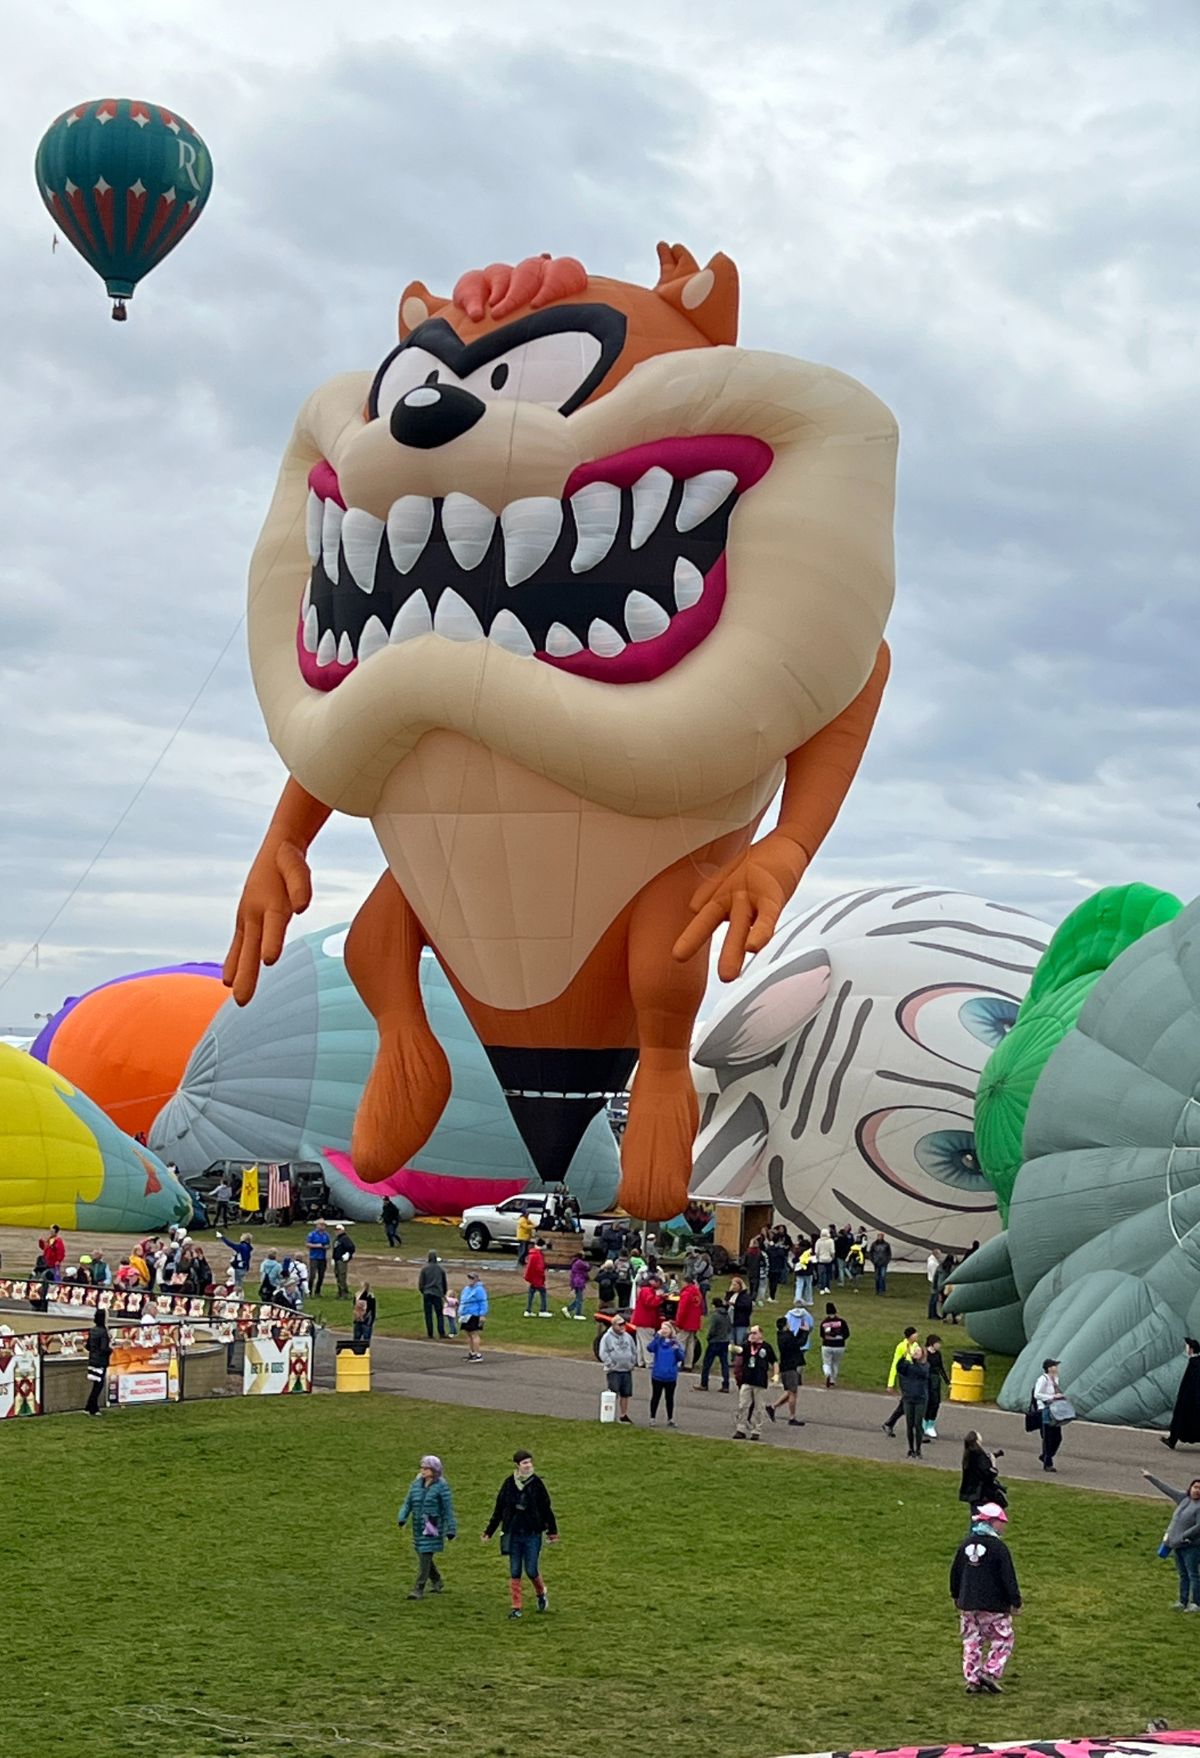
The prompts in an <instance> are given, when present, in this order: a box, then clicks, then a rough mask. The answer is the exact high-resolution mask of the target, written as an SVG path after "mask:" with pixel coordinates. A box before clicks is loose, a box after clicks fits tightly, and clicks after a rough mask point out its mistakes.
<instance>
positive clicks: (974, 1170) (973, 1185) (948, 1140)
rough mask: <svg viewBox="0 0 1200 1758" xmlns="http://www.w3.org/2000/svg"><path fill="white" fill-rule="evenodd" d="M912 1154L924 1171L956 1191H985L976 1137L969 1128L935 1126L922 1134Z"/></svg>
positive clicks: (985, 1185)
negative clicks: (976, 1150) (976, 1149)
mask: <svg viewBox="0 0 1200 1758" xmlns="http://www.w3.org/2000/svg"><path fill="white" fill-rule="evenodd" d="M913 1156H914V1158H915V1159H916V1162H917V1165H918V1166H920V1168H921V1170H922V1171H923V1172H928V1174H929V1176H930V1177H931V1178H936V1179H937V1181H938V1183H939V1184H948V1185H950V1186H952V1188H954V1189H955V1190H986V1189H987V1188H988V1185H987V1180H986V1179H985V1178H984V1176H983V1174H982V1173H981V1172H980V1170H979V1158H978V1156H977V1154H976V1152H975V1136H974V1133H973V1131H971V1130H969V1129H935V1130H932V1131H931V1132H930V1134H928V1135H923V1136H922V1137H921V1139H920V1141H919V1142H918V1143H917V1145H916V1147H915V1148H914V1149H913Z"/></svg>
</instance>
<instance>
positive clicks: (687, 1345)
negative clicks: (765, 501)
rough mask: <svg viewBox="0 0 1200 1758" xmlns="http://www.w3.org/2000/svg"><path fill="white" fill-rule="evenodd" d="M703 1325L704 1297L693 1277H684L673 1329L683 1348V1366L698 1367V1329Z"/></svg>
mask: <svg viewBox="0 0 1200 1758" xmlns="http://www.w3.org/2000/svg"><path fill="white" fill-rule="evenodd" d="M703 1323H704V1295H703V1293H702V1292H701V1289H700V1284H699V1282H698V1281H697V1280H696V1278H695V1276H685V1277H684V1278H683V1287H682V1288H681V1289H680V1290H679V1302H678V1304H677V1306H676V1308H675V1329H676V1331H677V1332H678V1334H679V1341H680V1344H681V1345H682V1347H683V1365H684V1367H685V1368H695V1367H698V1366H699V1365H700V1327H701V1325H702V1324H703Z"/></svg>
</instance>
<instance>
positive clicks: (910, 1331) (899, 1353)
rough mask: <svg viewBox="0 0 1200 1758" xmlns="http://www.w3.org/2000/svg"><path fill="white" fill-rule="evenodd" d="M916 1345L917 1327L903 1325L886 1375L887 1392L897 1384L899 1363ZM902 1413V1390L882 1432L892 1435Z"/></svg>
mask: <svg viewBox="0 0 1200 1758" xmlns="http://www.w3.org/2000/svg"><path fill="white" fill-rule="evenodd" d="M916 1347H917V1327H916V1325H905V1327H904V1335H903V1336H902V1337H901V1339H900V1341H899V1342H898V1343H897V1344H896V1347H895V1349H894V1350H893V1351H892V1365H891V1367H890V1368H889V1370H888V1377H887V1389H888V1391H889V1392H890V1391H891V1389H892V1387H893V1386H894V1385H896V1384H897V1382H898V1380H899V1378H900V1363H901V1362H902V1361H903V1360H904V1359H905V1357H906V1356H909V1355H911V1354H912V1352H913V1350H914V1349H915V1348H916ZM903 1415H904V1394H903V1392H902V1393H901V1395H900V1402H899V1403H898V1404H897V1405H896V1408H895V1409H894V1410H893V1411H892V1414H891V1415H890V1416H889V1417H888V1419H887V1421H886V1422H885V1423H884V1424H883V1432H884V1433H885V1434H888V1435H894V1434H895V1432H896V1424H897V1423H898V1422H899V1421H900V1419H901V1417H902V1416H903Z"/></svg>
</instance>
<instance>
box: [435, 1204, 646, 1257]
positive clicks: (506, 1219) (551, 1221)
mask: <svg viewBox="0 0 1200 1758" xmlns="http://www.w3.org/2000/svg"><path fill="white" fill-rule="evenodd" d="M548 1209H549V1213H548V1212H547V1210H548ZM522 1215H528V1216H529V1218H530V1220H531V1221H532V1222H533V1224H534V1227H535V1228H538V1229H540V1230H543V1231H547V1232H548V1231H549V1230H550V1229H551V1228H553V1229H554V1230H553V1238H554V1240H555V1242H556V1244H557V1243H571V1244H578V1245H579V1246H580V1248H581V1249H582V1250H583V1252H584V1253H585V1255H588V1256H591V1257H596V1256H598V1255H599V1251H600V1245H599V1241H598V1239H597V1237H596V1234H597V1231H598V1229H599V1228H601V1227H602V1226H603V1225H604V1222H605V1220H606V1219H611V1217H609V1216H604V1215H600V1216H593V1215H581V1216H580V1218H579V1230H578V1232H575V1231H571V1232H563V1231H561V1230H560V1229H558V1228H557V1227H556V1226H555V1197H554V1193H553V1192H551V1191H545V1190H539V1191H532V1192H530V1193H529V1194H528V1195H525V1196H510V1197H506V1198H505V1199H504V1201H503V1202H500V1203H477V1204H476V1205H475V1207H473V1208H470V1209H464V1210H463V1217H462V1221H461V1223H460V1224H459V1229H458V1230H459V1232H460V1233H461V1234H462V1236H463V1238H464V1239H465V1240H466V1242H467V1247H468V1249H469V1250H470V1251H487V1250H488V1249H489V1248H490V1247H491V1246H498V1247H499V1249H500V1250H501V1251H515V1250H516V1249H517V1222H518V1220H519V1219H520V1218H521V1216H522Z"/></svg>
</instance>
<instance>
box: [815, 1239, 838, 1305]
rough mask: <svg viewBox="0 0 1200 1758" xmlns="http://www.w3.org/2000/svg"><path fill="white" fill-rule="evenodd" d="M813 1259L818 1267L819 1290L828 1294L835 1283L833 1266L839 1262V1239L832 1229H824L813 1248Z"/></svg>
mask: <svg viewBox="0 0 1200 1758" xmlns="http://www.w3.org/2000/svg"><path fill="white" fill-rule="evenodd" d="M813 1257H814V1259H815V1260H816V1265H817V1288H818V1290H819V1291H820V1292H821V1293H822V1294H828V1293H829V1286H830V1283H831V1282H832V1281H833V1266H834V1264H835V1263H836V1262H837V1238H836V1235H835V1233H834V1230H833V1228H832V1227H822V1229H821V1232H820V1234H819V1236H818V1238H817V1243H816V1245H815V1246H814V1247H813Z"/></svg>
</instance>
